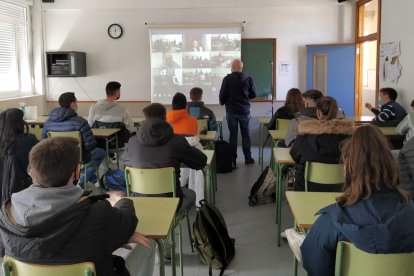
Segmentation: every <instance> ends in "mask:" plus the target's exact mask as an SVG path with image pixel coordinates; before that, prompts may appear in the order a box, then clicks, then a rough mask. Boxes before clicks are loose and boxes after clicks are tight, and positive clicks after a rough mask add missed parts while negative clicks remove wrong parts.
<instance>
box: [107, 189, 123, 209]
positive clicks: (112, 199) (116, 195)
mask: <svg viewBox="0 0 414 276" xmlns="http://www.w3.org/2000/svg"><path fill="white" fill-rule="evenodd" d="M107 194H108V195H109V198H108V199H107V200H108V201H109V203H111V205H112V207H113V206H115V204H116V203H117V202H118V201H119V200H120V199H122V198H123V197H124V196H125V193H124V192H121V191H111V192H107Z"/></svg>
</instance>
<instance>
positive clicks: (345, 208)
mask: <svg viewBox="0 0 414 276" xmlns="http://www.w3.org/2000/svg"><path fill="white" fill-rule="evenodd" d="M341 160H342V163H343V164H344V174H345V184H344V188H343V194H342V195H341V196H339V197H338V198H337V199H336V201H337V203H336V204H332V205H330V206H328V207H325V208H323V209H322V210H320V211H319V212H318V214H320V215H321V216H320V217H319V218H318V219H317V220H316V222H315V223H314V224H313V226H312V228H311V230H310V232H309V233H308V235H307V236H306V239H305V241H304V242H303V244H302V247H301V251H302V257H303V266H304V268H305V269H306V270H307V271H308V273H309V275H318V276H328V275H329V276H331V275H334V268H335V252H336V246H337V243H338V241H348V242H351V243H353V244H354V245H355V246H356V247H357V248H359V249H361V250H363V251H365V252H368V253H375V254H383V253H408V252H413V251H414V232H413V229H414V205H413V202H412V200H410V198H409V195H408V193H407V192H406V191H404V190H402V189H401V188H400V187H399V172H398V167H397V163H396V160H395V159H394V158H393V156H392V154H391V151H390V148H389V146H388V142H387V138H386V137H385V136H384V135H383V134H382V133H381V131H380V130H379V129H378V128H376V127H375V126H370V125H367V126H361V127H358V128H357V129H356V130H355V133H354V134H353V136H352V137H351V138H350V139H349V140H347V141H346V142H345V143H344V145H343V147H342V156H341ZM327 173H329V172H327ZM367 265H369V264H367Z"/></svg>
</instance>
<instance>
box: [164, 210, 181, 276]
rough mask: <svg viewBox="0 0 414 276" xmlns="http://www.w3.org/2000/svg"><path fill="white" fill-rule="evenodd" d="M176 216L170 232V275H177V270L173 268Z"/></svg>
mask: <svg viewBox="0 0 414 276" xmlns="http://www.w3.org/2000/svg"><path fill="white" fill-rule="evenodd" d="M175 220H176V218H174V221H173V224H174V226H173V227H174V228H173V231H172V233H171V270H172V275H173V276H176V275H177V271H176V270H175V228H176V225H175V224H176V221H175ZM161 258H164V256H162V257H161Z"/></svg>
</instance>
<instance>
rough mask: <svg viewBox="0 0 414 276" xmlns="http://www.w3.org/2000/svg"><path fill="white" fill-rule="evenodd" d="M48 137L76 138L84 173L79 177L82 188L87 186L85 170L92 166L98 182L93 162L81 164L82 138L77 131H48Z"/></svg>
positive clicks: (97, 168)
mask: <svg viewBox="0 0 414 276" xmlns="http://www.w3.org/2000/svg"><path fill="white" fill-rule="evenodd" d="M47 136H48V137H72V138H76V139H78V141H79V153H80V157H79V163H81V167H82V168H85V170H84V172H83V173H82V175H81V177H83V178H84V181H83V183H84V185H83V188H84V189H86V184H87V179H86V169H87V168H88V167H90V166H94V167H95V173H96V179H98V180H99V166H97V164H96V163H95V162H94V161H92V160H91V161H89V162H87V163H85V162H83V160H82V137H81V135H80V132H79V131H61V132H57V131H49V132H48V133H47Z"/></svg>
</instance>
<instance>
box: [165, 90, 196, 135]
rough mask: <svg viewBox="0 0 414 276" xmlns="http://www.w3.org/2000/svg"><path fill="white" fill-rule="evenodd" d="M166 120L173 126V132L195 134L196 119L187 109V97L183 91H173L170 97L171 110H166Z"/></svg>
mask: <svg viewBox="0 0 414 276" xmlns="http://www.w3.org/2000/svg"><path fill="white" fill-rule="evenodd" d="M167 122H168V123H170V124H171V125H172V126H173V129H174V134H184V135H189V136H195V135H197V134H198V133H197V131H198V123H197V119H195V118H194V117H192V116H190V115H189V114H188V111H187V99H186V97H185V95H184V94H183V93H180V92H177V93H175V95H174V97H173V99H172V110H170V111H168V112H167Z"/></svg>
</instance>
